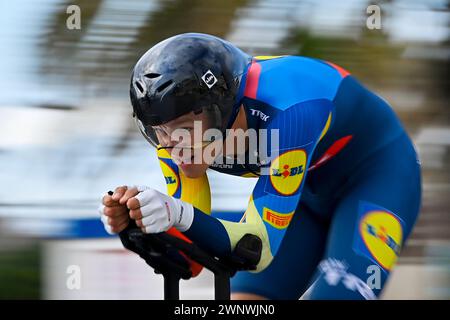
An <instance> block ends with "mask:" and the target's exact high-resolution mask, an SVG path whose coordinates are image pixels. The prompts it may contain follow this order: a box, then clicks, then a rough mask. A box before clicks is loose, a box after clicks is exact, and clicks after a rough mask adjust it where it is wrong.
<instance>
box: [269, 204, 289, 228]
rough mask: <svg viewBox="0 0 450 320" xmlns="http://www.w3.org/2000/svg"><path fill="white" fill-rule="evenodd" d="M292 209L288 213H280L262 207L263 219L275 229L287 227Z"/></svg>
mask: <svg viewBox="0 0 450 320" xmlns="http://www.w3.org/2000/svg"><path fill="white" fill-rule="evenodd" d="M293 215H294V211H292V212H289V213H281V212H277V211H274V210H271V209H268V208H266V207H264V209H263V220H264V221H266V222H267V223H268V224H270V225H271V226H272V227H275V228H277V229H284V228H287V226H288V225H289V223H290V222H291V220H292V216H293Z"/></svg>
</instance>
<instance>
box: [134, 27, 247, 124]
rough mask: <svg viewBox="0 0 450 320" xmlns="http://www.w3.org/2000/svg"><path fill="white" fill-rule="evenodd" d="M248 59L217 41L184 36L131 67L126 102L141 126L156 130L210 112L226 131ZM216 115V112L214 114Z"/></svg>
mask: <svg viewBox="0 0 450 320" xmlns="http://www.w3.org/2000/svg"><path fill="white" fill-rule="evenodd" d="M250 62H251V57H250V56H249V55H247V54H246V53H244V52H243V51H241V50H240V49H238V48H237V47H236V46H234V45H232V44H231V43H229V42H227V41H225V40H222V39H220V38H218V37H215V36H212V35H207V34H201V33H185V34H180V35H176V36H173V37H171V38H168V39H166V40H164V41H162V42H160V43H158V44H156V45H155V46H153V47H152V48H150V49H149V50H148V51H147V52H146V53H145V54H144V55H143V56H142V57H141V58H140V59H139V61H138V62H137V63H136V66H135V67H134V69H133V72H132V76H131V84H130V99H131V103H132V106H133V111H134V114H135V116H136V117H137V119H138V120H139V121H140V122H141V124H142V126H143V127H144V128H145V127H148V126H157V125H160V124H164V123H166V122H168V121H171V120H173V119H175V118H177V117H179V116H181V115H184V114H187V113H189V112H192V111H193V112H195V113H198V112H202V111H203V110H205V108H206V109H208V108H213V109H215V110H216V111H217V110H218V111H219V112H218V113H219V117H220V119H219V121H218V123H216V124H215V126H216V127H217V129H220V130H221V131H225V129H227V126H228V125H229V124H230V119H232V117H233V116H234V115H235V113H236V110H237V106H238V104H239V91H240V88H241V80H242V76H243V74H244V73H245V71H246V69H247V68H248V65H249V64H250ZM216 113H217V112H216Z"/></svg>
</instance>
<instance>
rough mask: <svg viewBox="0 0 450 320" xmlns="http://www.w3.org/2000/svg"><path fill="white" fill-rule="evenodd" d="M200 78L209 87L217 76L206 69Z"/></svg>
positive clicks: (213, 83) (214, 82)
mask: <svg viewBox="0 0 450 320" xmlns="http://www.w3.org/2000/svg"><path fill="white" fill-rule="evenodd" d="M202 80H203V82H204V83H205V84H206V85H207V86H208V88H209V89H211V88H212V86H213V85H215V84H216V82H217V78H216V77H215V76H214V74H213V73H212V72H211V70H208V71H206V73H205V74H204V75H203V76H202Z"/></svg>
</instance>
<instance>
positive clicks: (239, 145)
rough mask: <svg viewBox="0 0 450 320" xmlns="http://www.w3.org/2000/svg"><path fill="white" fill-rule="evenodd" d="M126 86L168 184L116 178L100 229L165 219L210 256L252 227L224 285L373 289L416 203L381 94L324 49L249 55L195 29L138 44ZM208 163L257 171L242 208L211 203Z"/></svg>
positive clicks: (282, 294) (152, 224)
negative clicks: (245, 252) (251, 245)
mask: <svg viewBox="0 0 450 320" xmlns="http://www.w3.org/2000/svg"><path fill="white" fill-rule="evenodd" d="M130 97H131V102H132V106H133V114H134V116H135V119H136V121H137V123H138V125H139V128H140V130H141V132H142V133H143V134H144V136H145V137H146V138H147V140H148V141H149V142H151V143H152V144H153V145H154V146H156V147H157V155H158V157H159V162H160V165H161V169H162V171H163V174H164V176H165V180H166V183H167V190H168V195H165V194H162V193H160V192H158V191H156V190H154V189H152V188H150V187H142V186H140V187H127V186H121V187H118V188H116V189H115V192H114V194H113V195H112V196H109V195H105V196H104V198H103V206H102V208H101V213H102V221H103V222H104V224H105V228H106V229H107V231H109V232H110V233H118V232H120V231H121V230H123V229H124V228H125V227H126V226H127V225H128V223H129V221H130V219H133V220H135V221H136V224H137V225H138V226H139V227H140V228H142V230H143V231H144V232H147V233H158V232H163V231H166V230H168V229H169V228H171V227H175V228H176V229H178V230H179V231H181V232H182V233H183V234H184V235H185V236H187V237H188V238H190V239H191V240H192V241H194V242H196V243H197V244H198V245H199V246H200V247H202V248H203V249H205V250H207V251H208V252H210V253H211V254H214V255H216V256H226V255H228V254H230V253H231V251H232V250H233V248H234V246H235V245H236V243H237V241H238V240H239V239H240V238H241V237H242V236H243V235H245V234H246V233H251V234H255V235H257V236H259V237H260V238H261V239H262V242H263V250H262V257H261V260H260V261H259V263H258V265H257V269H256V270H255V271H248V272H247V271H245V272H238V274H237V275H236V276H235V277H233V279H232V281H231V291H232V298H233V299H298V298H301V297H303V298H309V299H374V298H376V297H378V296H379V295H380V293H381V292H382V289H383V286H384V284H385V282H386V279H387V278H388V276H389V273H390V272H391V270H392V268H393V267H394V265H395V262H396V260H397V257H398V255H399V253H400V250H401V248H402V247H403V246H404V245H405V241H406V239H407V238H408V236H409V234H410V233H411V229H412V227H413V225H414V223H415V221H416V219H417V216H418V212H419V208H420V203H421V173H420V162H419V160H418V156H417V153H416V151H415V148H414V146H413V143H412V142H411V140H410V138H409V136H408V134H407V133H406V131H405V129H404V128H403V126H402V124H401V123H400V121H399V119H398V118H397V116H396V115H395V113H394V112H393V110H392V109H391V107H390V106H389V105H388V103H387V102H386V101H385V100H383V99H382V98H380V97H379V96H377V95H376V94H374V93H373V92H371V91H370V90H368V89H367V88H365V87H364V86H363V85H362V84H361V83H359V82H358V81H357V80H356V79H355V78H354V77H353V76H352V75H351V74H350V73H349V72H348V71H346V70H344V69H343V68H341V67H339V66H337V65H335V64H333V63H331V62H327V61H322V60H318V59H313V58H309V57H301V56H275V57H274V56H259V57H251V56H249V55H247V54H246V53H244V52H243V51H241V50H240V49H238V48H237V47H235V46H234V45H232V44H231V43H229V42H227V41H224V40H222V39H220V38H217V37H214V36H211V35H206V34H198V33H188V34H181V35H177V36H174V37H171V38H169V39H166V40H164V41H162V42H160V43H158V44H157V45H155V46H154V47H152V48H151V49H150V50H148V51H147V52H146V53H145V54H144V55H143V56H142V57H141V58H140V60H139V61H138V62H137V64H136V66H135V68H134V70H133V73H132V77H131V85H130ZM199 124H200V125H201V127H200V129H199V126H198V125H199ZM198 129H199V130H200V131H199V130H198ZM230 129H232V130H230ZM233 130H234V131H233ZM251 130H253V131H254V132H257V133H258V134H257V135H256V137H257V143H254V141H253V140H255V139H254V136H252V135H251V134H250V133H249V132H250V131H251ZM198 132H200V134H197V133H198ZM261 133H265V136H264V135H263V134H261ZM198 155H200V156H199V157H198ZM208 168H210V169H212V170H216V171H219V172H222V173H225V174H232V175H238V176H242V177H254V178H257V179H258V180H257V183H256V185H255V187H254V190H253V192H252V194H251V195H249V202H248V207H247V209H246V211H245V212H244V213H243V215H242V218H241V219H240V220H239V221H227V220H225V219H221V218H220V217H217V216H215V215H214V213H212V214H211V194H210V188H209V184H208V179H207V175H206V170H207V169H208Z"/></svg>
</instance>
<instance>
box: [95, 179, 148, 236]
mask: <svg viewBox="0 0 450 320" xmlns="http://www.w3.org/2000/svg"><path fill="white" fill-rule="evenodd" d="M138 193H139V191H138V189H137V187H127V186H122V187H118V188H116V189H115V190H114V193H113V194H112V195H109V194H107V195H105V196H104V197H103V199H102V204H101V205H100V207H99V212H100V216H101V221H102V222H103V225H104V227H105V230H106V232H108V233H109V234H111V235H112V234H117V233H119V232H121V231H122V230H124V229H125V228H126V227H127V226H128V223H129V221H130V217H129V213H128V211H129V210H128V208H127V201H128V200H129V199H130V198H133V197H134V196H136V195H137V194H138Z"/></svg>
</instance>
